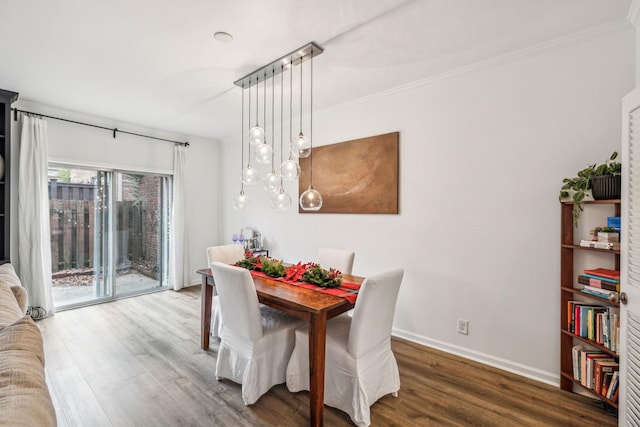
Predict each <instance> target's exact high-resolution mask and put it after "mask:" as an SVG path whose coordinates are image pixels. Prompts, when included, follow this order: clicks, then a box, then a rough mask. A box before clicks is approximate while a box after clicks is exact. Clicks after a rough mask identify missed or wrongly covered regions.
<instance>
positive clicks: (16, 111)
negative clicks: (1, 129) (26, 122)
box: [13, 108, 18, 122]
mask: <svg viewBox="0 0 640 427" xmlns="http://www.w3.org/2000/svg"><path fill="white" fill-rule="evenodd" d="M13 121H14V122H17V121H18V109H17V108H14V109H13Z"/></svg>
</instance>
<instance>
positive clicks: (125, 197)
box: [114, 172, 168, 296]
mask: <svg viewBox="0 0 640 427" xmlns="http://www.w3.org/2000/svg"><path fill="white" fill-rule="evenodd" d="M167 179H168V178H166V177H162V176H158V175H149V174H136V173H125V172H117V173H115V174H114V180H115V194H114V199H115V204H114V232H115V233H114V235H115V239H114V262H115V269H116V277H115V284H116V296H122V295H131V294H134V293H140V292H147V291H151V290H156V289H159V288H163V287H166V283H167V282H166V275H165V265H166V259H165V257H166V246H165V245H166V225H167V221H166V215H167V210H166V198H167V197H166V184H165V183H166V181H167Z"/></svg>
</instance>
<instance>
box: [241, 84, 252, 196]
mask: <svg viewBox="0 0 640 427" xmlns="http://www.w3.org/2000/svg"><path fill="white" fill-rule="evenodd" d="M249 93H251V91H249ZM240 136H241V138H240V152H241V153H242V154H241V155H240V158H241V160H240V176H242V170H243V169H244V83H242V121H241V122H240ZM243 192H244V181H243V180H242V179H241V180H240V194H242V193H243Z"/></svg>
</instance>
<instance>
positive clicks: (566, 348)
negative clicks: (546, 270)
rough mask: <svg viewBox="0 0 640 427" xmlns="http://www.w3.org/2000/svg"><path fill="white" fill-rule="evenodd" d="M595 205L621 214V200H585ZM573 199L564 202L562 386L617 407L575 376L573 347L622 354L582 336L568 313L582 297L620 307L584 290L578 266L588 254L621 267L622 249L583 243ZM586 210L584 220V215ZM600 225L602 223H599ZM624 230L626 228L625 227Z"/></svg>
mask: <svg viewBox="0 0 640 427" xmlns="http://www.w3.org/2000/svg"><path fill="white" fill-rule="evenodd" d="M595 206H607V209H610V212H609V214H608V216H618V217H619V216H620V213H621V209H620V200H619V199H616V200H595V201H586V202H584V204H583V208H584V210H585V212H584V213H586V211H587V210H589V209H590V208H593V207H595ZM573 207H574V204H573V202H562V204H561V225H560V228H561V245H560V246H561V249H560V251H561V255H560V388H561V389H563V390H567V391H577V390H584V391H586V392H587V393H589V394H591V395H593V396H594V397H596V398H598V399H600V400H602V401H603V402H604V403H606V404H607V405H609V406H610V407H612V408H615V409H617V408H618V404H617V403H615V402H613V401H611V400H609V399H607V398H605V397H604V396H602V395H601V394H599V393H596V392H595V391H594V390H592V389H590V388H588V387H585V386H583V385H582V384H581V382H580V381H578V380H576V379H574V375H573V358H572V348H573V346H575V345H577V344H581V345H582V346H583V347H585V348H588V349H593V350H598V351H601V352H603V353H606V354H607V355H609V356H611V358H614V359H615V360H616V361H618V362H619V356H618V354H617V353H616V352H615V351H612V350H611V349H609V348H607V347H606V346H604V345H602V344H599V343H598V342H596V341H595V340H591V339H588V338H585V337H581V336H579V335H578V334H575V333H573V332H571V331H570V330H569V322H568V315H569V314H570V312H569V302H570V301H583V302H584V303H585V304H594V305H598V306H602V307H614V308H619V307H620V304H619V303H618V302H610V301H608V300H607V299H604V298H600V297H597V296H593V295H589V294H586V293H583V292H581V288H582V286H581V285H579V284H578V283H577V279H576V278H577V275H578V274H581V270H580V269H579V268H578V267H577V266H578V265H579V264H580V260H581V259H582V258H584V257H586V256H593V254H596V255H595V257H596V258H601V259H602V260H603V262H604V261H608V262H609V263H612V264H613V269H615V270H620V250H609V249H596V248H589V247H583V246H580V245H579V244H578V243H579V240H580V239H579V238H576V236H574V231H575V227H574V225H573ZM584 213H583V215H582V217H581V220H583V219H584ZM601 220H602V221H601V224H602V223H604V224H606V217H604V218H601ZM596 225H600V224H596ZM622 232H623V233H624V232H625V230H622Z"/></svg>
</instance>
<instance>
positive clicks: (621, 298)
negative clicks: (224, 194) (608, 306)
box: [609, 292, 628, 304]
mask: <svg viewBox="0 0 640 427" xmlns="http://www.w3.org/2000/svg"><path fill="white" fill-rule="evenodd" d="M609 301H611V302H619V303H622V304H626V303H627V302H628V299H627V294H626V293H625V292H620V294H618V293H616V292H611V293H610V294H609Z"/></svg>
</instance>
